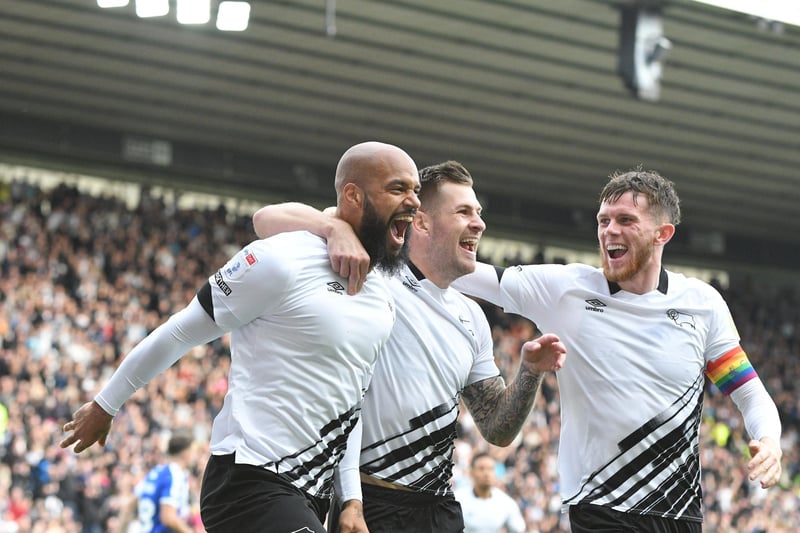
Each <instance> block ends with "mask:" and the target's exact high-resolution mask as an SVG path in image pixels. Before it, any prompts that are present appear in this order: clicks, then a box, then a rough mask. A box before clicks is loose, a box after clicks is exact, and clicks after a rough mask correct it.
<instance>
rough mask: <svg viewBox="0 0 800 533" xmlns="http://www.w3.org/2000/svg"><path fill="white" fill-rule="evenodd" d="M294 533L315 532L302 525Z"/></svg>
mask: <svg viewBox="0 0 800 533" xmlns="http://www.w3.org/2000/svg"><path fill="white" fill-rule="evenodd" d="M292 533H314V531H313V530H311V529H308V528H307V527H301V528H300V529H295V530H294V531H292Z"/></svg>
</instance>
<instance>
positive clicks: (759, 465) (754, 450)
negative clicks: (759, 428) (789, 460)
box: [747, 437, 783, 489]
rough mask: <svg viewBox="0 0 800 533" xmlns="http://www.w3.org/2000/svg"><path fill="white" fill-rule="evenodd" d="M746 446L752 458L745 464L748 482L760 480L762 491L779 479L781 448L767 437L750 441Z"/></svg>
mask: <svg viewBox="0 0 800 533" xmlns="http://www.w3.org/2000/svg"><path fill="white" fill-rule="evenodd" d="M748 446H749V447H750V455H751V456H752V457H753V458H752V459H750V461H748V462H747V471H748V473H749V479H750V481H755V480H756V479H758V478H761V487H762V488H764V489H766V488H769V487H771V486H773V485H775V484H776V483H777V482H778V481H780V479H781V457H782V456H783V452H782V451H781V447H780V446H779V445H778V443H777V442H775V441H774V440H772V439H771V438H769V437H762V438H761V440H751V441H750V442H749V443H748Z"/></svg>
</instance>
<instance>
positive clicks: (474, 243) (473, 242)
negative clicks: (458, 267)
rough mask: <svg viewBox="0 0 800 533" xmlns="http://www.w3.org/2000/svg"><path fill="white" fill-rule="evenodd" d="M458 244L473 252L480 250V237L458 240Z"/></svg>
mask: <svg viewBox="0 0 800 533" xmlns="http://www.w3.org/2000/svg"><path fill="white" fill-rule="evenodd" d="M458 245H459V246H460V247H461V248H463V249H464V250H466V251H468V252H471V253H473V254H474V253H475V252H477V251H478V239H462V240H460V241H458Z"/></svg>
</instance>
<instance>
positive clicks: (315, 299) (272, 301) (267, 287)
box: [198, 232, 395, 497]
mask: <svg viewBox="0 0 800 533" xmlns="http://www.w3.org/2000/svg"><path fill="white" fill-rule="evenodd" d="M346 285H347V280H346V279H344V278H342V277H340V276H339V275H337V274H335V273H334V272H333V270H332V269H331V266H330V259H329V257H328V252H327V249H326V245H325V242H324V241H323V240H322V239H320V238H319V237H316V236H314V235H311V234H310V233H307V232H292V233H284V234H281V235H277V236H275V237H271V238H269V239H264V240H258V241H254V242H252V243H250V244H248V245H247V246H246V247H245V248H243V249H242V250H241V251H240V252H239V253H237V254H236V256H234V257H233V259H231V260H230V261H229V262H228V263H227V264H226V265H225V266H224V267H223V268H221V269H220V270H219V271H217V272H216V273H215V274H214V275H213V276H211V277H210V278H209V280H208V283H207V284H206V286H205V287H204V288H203V289H201V290H200V291H199V292H198V299H199V301H200V303H201V304H202V305H203V307H204V308H205V309H206V312H207V313H209V315H211V317H212V318H213V319H214V321H215V322H216V323H217V324H218V325H219V326H220V327H222V328H224V329H226V330H231V369H230V376H229V378H228V379H229V388H228V392H227V394H226V396H225V402H224V405H223V408H222V410H221V411H220V413H219V415H218V416H217V417H216V418H215V420H214V424H213V428H212V434H211V452H212V453H213V454H229V453H235V457H236V462H237V463H243V464H250V465H258V466H262V467H264V468H268V469H270V470H271V471H274V472H277V473H279V474H282V475H283V476H284V477H286V478H288V479H289V480H291V482H292V483H293V484H294V485H295V486H297V487H298V488H299V489H301V490H303V491H305V492H308V493H310V494H312V495H315V496H318V497H327V496H328V495H330V492H331V488H332V475H333V467H334V466H335V465H336V463H337V462H338V461H339V459H340V455H341V454H342V453H343V451H344V447H345V444H346V439H347V434H348V433H349V431H350V430H351V429H352V426H353V425H354V424H355V422H356V420H357V419H358V415H359V410H360V407H361V401H362V399H363V394H364V392H365V391H366V389H367V387H368V385H369V380H370V378H371V375H372V370H373V366H374V364H375V361H376V359H377V357H378V354H379V353H380V350H381V348H382V347H383V344H384V342H385V340H386V339H387V337H388V336H389V333H390V331H391V329H392V326H393V324H394V319H395V313H394V302H393V299H392V297H391V294H390V293H389V291H388V288H387V285H386V281H385V279H383V277H382V276H381V275H380V274H377V273H370V274H369V276H368V277H367V281H366V283H365V284H364V288H363V289H362V290H361V291H360V292H359V294H357V295H355V296H349V295H347V293H346V287H345V286H346Z"/></svg>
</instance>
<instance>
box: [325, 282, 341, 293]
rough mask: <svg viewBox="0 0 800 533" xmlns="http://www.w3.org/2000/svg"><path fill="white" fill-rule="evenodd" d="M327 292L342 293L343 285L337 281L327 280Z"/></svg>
mask: <svg viewBox="0 0 800 533" xmlns="http://www.w3.org/2000/svg"><path fill="white" fill-rule="evenodd" d="M327 285H328V292H335V293H336V294H344V291H345V287H344V285H342V284H341V283H339V282H338V281H330V282H328V284H327Z"/></svg>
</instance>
